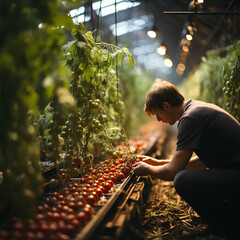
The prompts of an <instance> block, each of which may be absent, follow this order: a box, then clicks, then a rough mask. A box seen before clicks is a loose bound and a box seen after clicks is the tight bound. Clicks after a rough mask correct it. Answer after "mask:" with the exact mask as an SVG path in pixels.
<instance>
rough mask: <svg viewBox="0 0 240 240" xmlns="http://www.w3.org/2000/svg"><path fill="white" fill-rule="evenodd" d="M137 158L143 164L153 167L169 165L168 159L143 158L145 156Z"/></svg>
mask: <svg viewBox="0 0 240 240" xmlns="http://www.w3.org/2000/svg"><path fill="white" fill-rule="evenodd" d="M138 158H139V159H140V160H141V161H142V162H145V163H148V164H150V165H153V166H160V165H164V164H167V163H169V162H170V161H171V160H170V159H156V158H153V157H149V156H145V155H138Z"/></svg>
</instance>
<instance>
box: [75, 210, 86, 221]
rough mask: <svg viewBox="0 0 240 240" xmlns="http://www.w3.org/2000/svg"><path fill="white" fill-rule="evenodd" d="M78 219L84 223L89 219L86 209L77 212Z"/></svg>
mask: <svg viewBox="0 0 240 240" xmlns="http://www.w3.org/2000/svg"><path fill="white" fill-rule="evenodd" d="M77 219H78V220H79V221H80V222H81V223H83V224H84V223H86V221H87V220H88V216H87V214H86V213H85V212H84V211H81V212H79V213H78V214H77Z"/></svg>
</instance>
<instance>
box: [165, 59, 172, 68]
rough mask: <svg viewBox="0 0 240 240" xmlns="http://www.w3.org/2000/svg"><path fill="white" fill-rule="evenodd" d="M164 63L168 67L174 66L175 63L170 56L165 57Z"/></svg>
mask: <svg viewBox="0 0 240 240" xmlns="http://www.w3.org/2000/svg"><path fill="white" fill-rule="evenodd" d="M163 63H164V65H165V66H166V67H168V68H171V67H172V66H173V63H172V61H171V59H170V58H165V59H164V61H163Z"/></svg>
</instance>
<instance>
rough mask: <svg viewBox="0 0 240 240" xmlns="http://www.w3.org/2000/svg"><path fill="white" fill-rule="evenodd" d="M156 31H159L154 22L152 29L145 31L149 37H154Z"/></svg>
mask: <svg viewBox="0 0 240 240" xmlns="http://www.w3.org/2000/svg"><path fill="white" fill-rule="evenodd" d="M158 32H159V30H158V28H157V25H156V23H154V25H153V27H152V29H151V30H149V31H148V32H147V35H148V36H149V37H150V38H156V37H157V34H158Z"/></svg>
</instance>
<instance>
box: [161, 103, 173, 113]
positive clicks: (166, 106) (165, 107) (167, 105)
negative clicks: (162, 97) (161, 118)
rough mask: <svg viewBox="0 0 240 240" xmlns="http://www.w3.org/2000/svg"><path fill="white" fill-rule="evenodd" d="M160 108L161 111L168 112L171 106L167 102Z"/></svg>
mask: <svg viewBox="0 0 240 240" xmlns="http://www.w3.org/2000/svg"><path fill="white" fill-rule="evenodd" d="M162 106H163V110H165V111H166V110H169V109H170V108H171V106H170V104H169V103H168V102H164V103H163V105H162Z"/></svg>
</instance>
